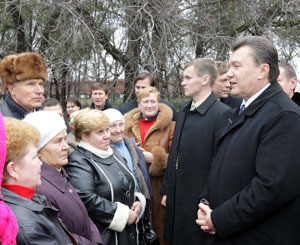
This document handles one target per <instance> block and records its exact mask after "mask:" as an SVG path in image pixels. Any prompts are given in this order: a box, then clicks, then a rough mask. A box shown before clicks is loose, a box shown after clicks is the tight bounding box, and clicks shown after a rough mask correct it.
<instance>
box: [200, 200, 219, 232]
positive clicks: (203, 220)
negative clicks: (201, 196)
mask: <svg viewBox="0 0 300 245" xmlns="http://www.w3.org/2000/svg"><path fill="white" fill-rule="evenodd" d="M198 207H199V209H198V212H197V216H198V218H197V219H196V223H197V224H198V225H199V226H200V227H201V229H202V230H203V231H204V232H208V233H209V234H211V235H214V234H216V228H215V227H214V225H213V223H212V221H211V212H212V209H211V208H210V207H209V206H208V205H205V204H203V203H200V204H199V205H198Z"/></svg>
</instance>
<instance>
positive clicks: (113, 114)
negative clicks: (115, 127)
mask: <svg viewBox="0 0 300 245" xmlns="http://www.w3.org/2000/svg"><path fill="white" fill-rule="evenodd" d="M103 113H104V114H105V116H107V117H108V119H109V121H110V123H113V122H115V121H123V122H125V118H124V117H123V115H122V113H121V112H120V111H118V110H117V109H113V108H110V109H106V110H104V111H103Z"/></svg>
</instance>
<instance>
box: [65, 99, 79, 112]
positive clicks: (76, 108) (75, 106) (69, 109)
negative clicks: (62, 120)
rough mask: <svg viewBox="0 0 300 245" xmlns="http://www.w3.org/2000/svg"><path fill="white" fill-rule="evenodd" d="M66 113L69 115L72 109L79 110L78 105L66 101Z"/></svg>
mask: <svg viewBox="0 0 300 245" xmlns="http://www.w3.org/2000/svg"><path fill="white" fill-rule="evenodd" d="M66 110H67V114H68V115H71V114H72V113H73V112H74V111H78V110H80V107H79V106H77V105H75V104H74V103H72V102H68V103H67V106H66Z"/></svg>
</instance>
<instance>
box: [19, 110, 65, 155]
mask: <svg viewBox="0 0 300 245" xmlns="http://www.w3.org/2000/svg"><path fill="white" fill-rule="evenodd" d="M23 120H24V121H25V122H28V123H30V124H32V125H33V126H35V127H36V128H37V130H38V131H39V132H40V134H41V137H40V141H39V143H38V145H37V149H38V151H39V150H40V149H42V148H43V147H44V146H45V145H46V144H47V143H48V142H49V141H50V140H52V139H53V138H54V137H55V136H56V135H58V134H59V133H60V132H61V131H62V130H64V129H67V127H66V124H65V121H64V119H63V118H62V117H61V116H60V115H59V114H58V113H57V112H54V111H37V112H33V113H29V114H27V116H26V117H25V118H24V119H23Z"/></svg>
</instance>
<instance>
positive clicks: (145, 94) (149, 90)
mask: <svg viewBox="0 0 300 245" xmlns="http://www.w3.org/2000/svg"><path fill="white" fill-rule="evenodd" d="M151 93H153V94H155V95H156V98H157V102H159V99H160V94H159V92H158V91H157V89H156V88H154V87H146V88H143V89H142V90H140V91H139V94H138V95H137V101H138V104H139V103H140V102H141V100H142V99H144V98H146V97H149V96H150V94H151Z"/></svg>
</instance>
